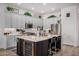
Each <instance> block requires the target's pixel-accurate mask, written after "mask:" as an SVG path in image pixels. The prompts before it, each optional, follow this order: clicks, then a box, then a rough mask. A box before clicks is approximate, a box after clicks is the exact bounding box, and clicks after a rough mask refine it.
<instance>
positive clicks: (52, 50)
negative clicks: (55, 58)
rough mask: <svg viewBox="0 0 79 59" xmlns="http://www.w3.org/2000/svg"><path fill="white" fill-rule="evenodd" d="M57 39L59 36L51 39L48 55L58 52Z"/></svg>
mask: <svg viewBox="0 0 79 59" xmlns="http://www.w3.org/2000/svg"><path fill="white" fill-rule="evenodd" d="M56 39H57V37H53V38H51V39H49V46H48V48H49V49H48V52H49V53H48V55H49V56H52V55H53V54H56Z"/></svg>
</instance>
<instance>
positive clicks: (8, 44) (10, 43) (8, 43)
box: [6, 36, 15, 48]
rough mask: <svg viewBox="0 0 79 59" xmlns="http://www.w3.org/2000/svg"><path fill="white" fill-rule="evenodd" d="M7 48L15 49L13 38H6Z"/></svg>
mask: <svg viewBox="0 0 79 59" xmlns="http://www.w3.org/2000/svg"><path fill="white" fill-rule="evenodd" d="M6 40H7V48H11V47H15V40H14V36H6Z"/></svg>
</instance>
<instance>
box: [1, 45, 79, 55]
mask: <svg viewBox="0 0 79 59" xmlns="http://www.w3.org/2000/svg"><path fill="white" fill-rule="evenodd" d="M0 56H17V54H16V49H15V50H13V49H9V50H3V49H1V50H0ZM54 56H79V47H73V46H68V45H62V49H61V51H59V52H57V53H56V54H54Z"/></svg>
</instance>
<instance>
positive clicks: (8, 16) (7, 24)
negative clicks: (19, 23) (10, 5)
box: [5, 13, 12, 28]
mask: <svg viewBox="0 0 79 59" xmlns="http://www.w3.org/2000/svg"><path fill="white" fill-rule="evenodd" d="M5 27H6V28H11V27H12V15H11V13H6V14H5Z"/></svg>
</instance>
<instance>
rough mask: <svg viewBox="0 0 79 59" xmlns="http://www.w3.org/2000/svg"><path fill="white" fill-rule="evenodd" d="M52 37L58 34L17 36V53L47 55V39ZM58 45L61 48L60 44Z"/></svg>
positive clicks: (21, 54) (22, 54)
mask: <svg viewBox="0 0 79 59" xmlns="http://www.w3.org/2000/svg"><path fill="white" fill-rule="evenodd" d="M53 37H59V35H47V36H33V35H29V36H27V35H23V36H17V55H20V56H47V55H48V50H49V40H53V39H52V38H53ZM60 43H61V42H60ZM58 45H59V44H58ZM59 46H60V49H61V44H60V45H59Z"/></svg>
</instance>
